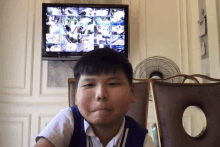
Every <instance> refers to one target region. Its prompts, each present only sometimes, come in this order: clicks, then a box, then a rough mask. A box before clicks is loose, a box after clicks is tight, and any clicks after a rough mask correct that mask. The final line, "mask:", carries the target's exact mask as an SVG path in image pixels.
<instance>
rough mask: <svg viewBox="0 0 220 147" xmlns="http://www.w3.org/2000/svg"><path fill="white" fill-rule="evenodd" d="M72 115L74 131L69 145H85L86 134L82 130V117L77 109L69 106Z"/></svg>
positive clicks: (83, 146) (76, 146)
mask: <svg viewBox="0 0 220 147" xmlns="http://www.w3.org/2000/svg"><path fill="white" fill-rule="evenodd" d="M71 110H72V113H73V116H74V131H73V136H72V138H71V141H70V144H69V147H86V134H85V131H84V118H83V116H82V115H81V114H80V112H79V109H78V108H77V107H76V106H74V107H71Z"/></svg>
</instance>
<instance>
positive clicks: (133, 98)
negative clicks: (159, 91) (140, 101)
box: [131, 84, 136, 103]
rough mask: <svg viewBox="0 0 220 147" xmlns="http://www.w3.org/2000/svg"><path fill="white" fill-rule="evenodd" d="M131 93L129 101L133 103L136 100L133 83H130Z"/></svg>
mask: <svg viewBox="0 0 220 147" xmlns="http://www.w3.org/2000/svg"><path fill="white" fill-rule="evenodd" d="M131 94H132V97H131V102H132V103H134V102H136V90H135V87H134V84H132V86H131Z"/></svg>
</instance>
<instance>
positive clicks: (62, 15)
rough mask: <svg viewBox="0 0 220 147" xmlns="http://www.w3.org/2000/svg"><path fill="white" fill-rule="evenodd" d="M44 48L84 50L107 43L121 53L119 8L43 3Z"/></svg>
mask: <svg viewBox="0 0 220 147" xmlns="http://www.w3.org/2000/svg"><path fill="white" fill-rule="evenodd" d="M46 11H47V12H46V51H47V52H88V51H90V50H93V49H96V48H104V47H110V48H112V49H114V50H116V51H118V52H121V53H124V52H125V50H124V44H125V22H124V21H125V20H124V18H125V11H124V9H122V8H104V7H103V8H90V7H47V8H46Z"/></svg>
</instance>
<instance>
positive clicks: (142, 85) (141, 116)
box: [68, 78, 149, 128]
mask: <svg viewBox="0 0 220 147" xmlns="http://www.w3.org/2000/svg"><path fill="white" fill-rule="evenodd" d="M134 86H135V91H136V93H135V94H136V98H137V100H136V102H135V103H132V104H131V106H130V108H129V111H128V113H127V114H126V115H128V116H130V117H132V118H133V119H134V120H136V121H137V122H138V123H139V124H140V125H141V126H142V127H144V128H146V124H147V114H148V102H149V101H148V98H149V97H148V96H149V95H148V94H149V90H148V87H149V86H148V81H147V80H145V81H139V82H136V83H134ZM68 91H69V95H68V97H69V106H70V107H72V106H76V105H75V80H74V78H69V79H68Z"/></svg>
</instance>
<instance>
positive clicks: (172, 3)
mask: <svg viewBox="0 0 220 147" xmlns="http://www.w3.org/2000/svg"><path fill="white" fill-rule="evenodd" d="M43 2H59V1H58V0H54V1H52V0H51V1H50V0H7V1H0V13H1V15H0V20H1V24H0V30H1V31H0V69H1V72H0V132H1V133H0V135H1V137H0V146H4V147H9V146H20V147H27V146H33V145H34V144H35V141H34V138H35V137H36V135H37V134H38V133H39V132H40V131H41V130H42V129H43V127H44V126H45V125H46V123H48V122H49V121H50V119H51V118H52V117H53V116H55V115H56V114H57V113H58V112H59V110H60V109H62V108H64V107H67V106H68V100H67V87H64V88H63V87H56V88H53V87H48V86H47V75H48V62H47V61H43V62H42V60H41V31H42V28H41V25H42V22H41V19H42V18H41V11H42V8H41V7H42V6H41V4H42V3H43ZM62 2H71V1H70V0H63V1H62ZM74 2H75V3H80V2H86V3H99V2H100V3H116V4H120V3H122V4H129V12H130V15H129V19H130V56H129V59H130V61H131V63H132V65H133V67H134V68H135V67H136V65H137V64H138V63H139V62H140V61H141V60H143V59H145V58H146V57H151V56H163V57H167V58H170V59H171V60H173V61H174V62H175V63H176V64H177V65H178V66H179V67H180V69H181V71H182V73H189V74H191V73H200V69H199V67H198V65H197V64H198V61H199V57H200V55H197V54H195V53H197V52H198V51H199V50H198V44H197V43H198V42H197V40H198V37H197V25H196V22H197V13H198V12H197V8H198V7H196V6H197V5H198V4H197V1H196V0H195V1H193V2H191V1H190V0H166V1H164V0H160V1H155V0H154V1H153V0H122V1H121V0H115V1H114V2H112V1H107V0H99V1H86V0H85V1H82V0H81V1H79V0H78V1H74ZM150 105H151V104H150ZM149 109H150V112H151V109H152V106H150V108H149ZM149 121H150V124H152V123H153V121H154V116H153V114H152V112H151V113H150V114H149ZM12 134H15V135H12ZM11 140H13V142H11Z"/></svg>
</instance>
